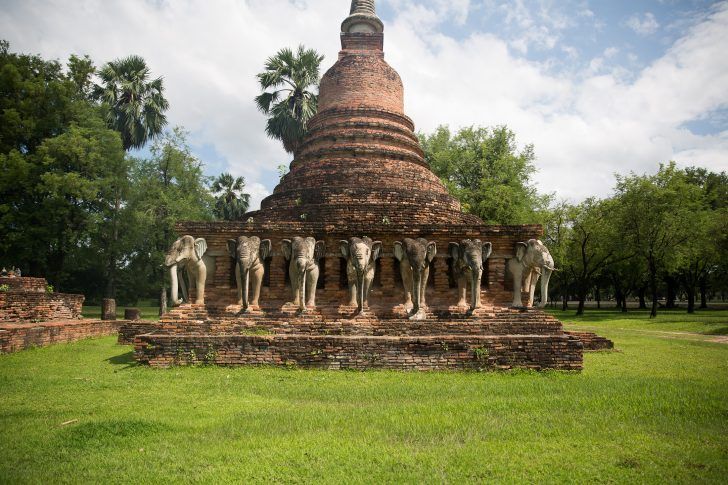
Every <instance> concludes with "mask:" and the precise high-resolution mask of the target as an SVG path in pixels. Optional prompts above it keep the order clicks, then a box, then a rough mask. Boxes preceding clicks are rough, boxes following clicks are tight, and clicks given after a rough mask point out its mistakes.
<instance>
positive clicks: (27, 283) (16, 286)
mask: <svg viewBox="0 0 728 485" xmlns="http://www.w3.org/2000/svg"><path fill="white" fill-rule="evenodd" d="M2 285H8V286H9V287H10V291H32V292H35V293H45V292H46V286H47V285H48V282H47V281H46V280H45V278H27V277H25V276H23V277H22V278H18V277H17V276H16V277H12V278H11V277H0V286H2Z"/></svg>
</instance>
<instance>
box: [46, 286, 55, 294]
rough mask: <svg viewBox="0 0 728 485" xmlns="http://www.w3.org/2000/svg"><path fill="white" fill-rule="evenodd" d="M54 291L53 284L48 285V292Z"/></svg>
mask: <svg viewBox="0 0 728 485" xmlns="http://www.w3.org/2000/svg"><path fill="white" fill-rule="evenodd" d="M53 291H55V289H54V288H53V285H46V293H53Z"/></svg>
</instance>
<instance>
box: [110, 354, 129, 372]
mask: <svg viewBox="0 0 728 485" xmlns="http://www.w3.org/2000/svg"><path fill="white" fill-rule="evenodd" d="M106 362H108V363H109V364H112V365H123V366H125V367H124V368H123V369H128V368H129V367H134V366H136V365H137V363H136V361H135V360H134V352H127V353H125V354H121V355H115V356H113V357H109V358H108V359H106ZM123 369H122V370H123Z"/></svg>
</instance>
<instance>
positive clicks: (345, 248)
mask: <svg viewBox="0 0 728 485" xmlns="http://www.w3.org/2000/svg"><path fill="white" fill-rule="evenodd" d="M339 250H341V255H342V256H344V258H346V259H349V241H344V240H343V239H342V240H341V241H339Z"/></svg>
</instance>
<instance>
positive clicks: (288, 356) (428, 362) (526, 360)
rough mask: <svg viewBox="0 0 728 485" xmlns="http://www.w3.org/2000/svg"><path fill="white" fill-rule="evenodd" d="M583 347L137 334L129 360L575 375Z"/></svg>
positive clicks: (560, 341)
mask: <svg viewBox="0 0 728 485" xmlns="http://www.w3.org/2000/svg"><path fill="white" fill-rule="evenodd" d="M581 347H582V344H581V342H580V341H579V340H578V339H577V338H575V337H569V336H566V335H548V336H529V335H524V336H468V337H460V336H452V335H449V336H427V337H389V336H382V337H379V336H369V337H353V336H331V335H309V336H302V335H225V336H215V335H141V336H139V337H137V338H136V339H135V342H134V352H135V358H136V359H137V360H138V361H139V362H141V363H144V364H148V365H151V366H154V367H169V366H171V365H189V364H199V363H209V364H216V365H297V366H302V367H314V368H322V369H356V370H365V369H398V370H445V369H453V370H465V369H511V368H515V367H519V368H530V369H539V370H540V369H557V370H580V369H581V368H582V352H581Z"/></svg>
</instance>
